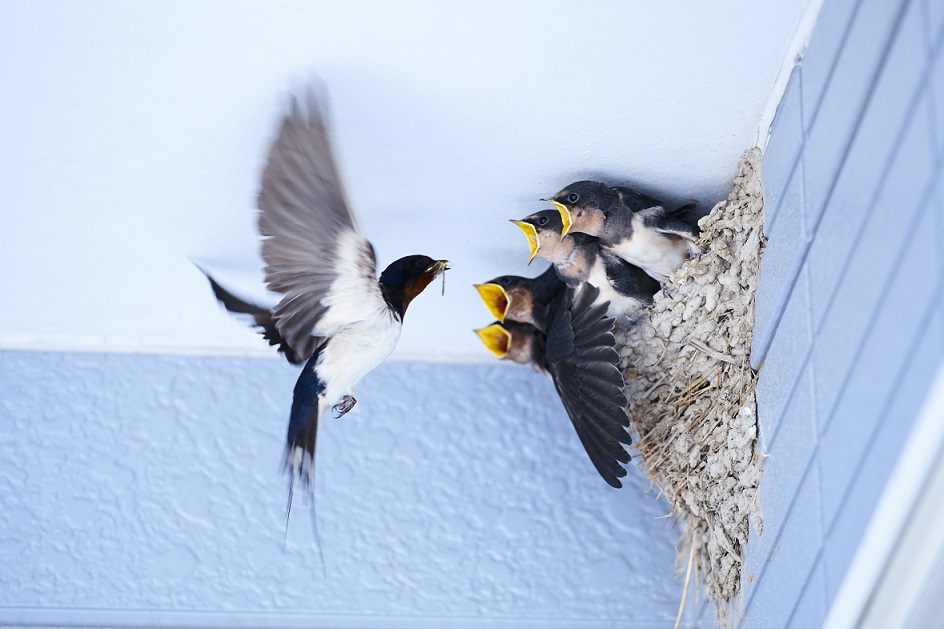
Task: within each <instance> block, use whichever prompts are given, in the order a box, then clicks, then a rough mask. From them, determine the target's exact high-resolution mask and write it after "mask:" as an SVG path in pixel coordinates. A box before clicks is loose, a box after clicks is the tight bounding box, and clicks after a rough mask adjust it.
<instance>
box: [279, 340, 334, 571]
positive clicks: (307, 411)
mask: <svg viewBox="0 0 944 629" xmlns="http://www.w3.org/2000/svg"><path fill="white" fill-rule="evenodd" d="M319 354H320V351H316V352H315V354H314V355H313V356H312V357H311V358H309V359H308V362H306V363H305V366H304V368H302V372H301V373H300V374H299V376H298V381H297V382H296V383H295V394H294V397H293V399H292V414H291V417H290V418H289V422H288V436H287V444H286V450H285V469H286V472H288V473H289V487H288V505H287V507H286V509H285V535H286V538H287V537H288V523H289V519H290V518H291V515H292V501H293V500H294V497H295V485H296V484H297V482H298V479H299V477H301V480H302V483H303V484H304V485H305V487H306V488H307V489H308V493H309V496H310V498H311V522H312V528H313V529H314V533H315V541H316V543H317V544H318V555H319V556H320V558H321V570H322V573H324V572H325V565H324V554H323V552H322V550H321V538H320V536H319V535H318V519H317V514H316V513H315V446H316V444H317V440H318V422H319V420H320V419H321V414H322V413H323V412H324V411H325V410H326V409H324V408H322V407H321V399H320V395H321V393H322V392H324V389H325V384H324V382H322V381H321V379H320V378H319V377H318V373H317V371H316V364H317V362H318V357H319Z"/></svg>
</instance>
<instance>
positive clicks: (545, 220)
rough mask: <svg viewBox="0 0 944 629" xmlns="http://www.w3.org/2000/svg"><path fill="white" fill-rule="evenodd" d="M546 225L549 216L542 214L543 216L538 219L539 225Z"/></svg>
mask: <svg viewBox="0 0 944 629" xmlns="http://www.w3.org/2000/svg"><path fill="white" fill-rule="evenodd" d="M545 225H547V217H546V216H542V217H541V218H539V219H538V226H540V227H544V226H545Z"/></svg>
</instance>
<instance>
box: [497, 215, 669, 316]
mask: <svg viewBox="0 0 944 629" xmlns="http://www.w3.org/2000/svg"><path fill="white" fill-rule="evenodd" d="M512 222H513V223H514V224H515V225H517V226H518V227H520V228H521V230H522V231H523V232H524V234H525V236H526V237H527V239H528V246H529V247H530V249H531V257H530V258H529V259H528V262H530V261H531V260H534V258H535V257H540V258H544V259H546V260H548V261H550V262H551V263H552V264H553V265H554V270H555V271H556V273H557V276H558V277H559V278H560V279H561V281H563V282H564V283H565V284H567V285H568V286H569V287H571V288H573V289H574V290H576V291H578V292H580V291H581V290H583V289H584V287H585V286H588V285H590V286H595V287H596V288H597V289H598V290H599V293H598V297H597V300H598V301H597V303H603V302H609V308H608V310H607V312H608V314H609V315H610V316H611V317H614V318H616V319H619V320H621V321H622V322H624V323H625V322H628V321H632V320H634V319H636V318H637V317H639V316H640V315H642V314H643V313H644V312H645V310H646V309H647V308H648V307H649V306H651V305H652V296H653V295H655V293H656V291H658V290H659V288H660V285H659V282H658V281H656V280H655V279H653V278H652V277H650V276H649V275H647V274H646V272H645V271H643V270H642V269H640V268H639V267H637V266H635V265H633V264H630V263H628V262H626V261H625V260H622V259H621V258H620V257H619V256H617V255H616V254H614V253H612V252H611V251H608V250H606V249H603V248H601V247H600V241H599V239H597V238H595V237H593V236H588V235H587V234H583V233H579V232H578V233H573V234H563V235H562V231H563V222H562V220H561V216H560V214H559V213H558V212H557V211H556V210H542V211H540V212H535V213H534V214H531V215H530V216H526V217H525V218H523V219H521V220H518V221H515V220H513V221H512Z"/></svg>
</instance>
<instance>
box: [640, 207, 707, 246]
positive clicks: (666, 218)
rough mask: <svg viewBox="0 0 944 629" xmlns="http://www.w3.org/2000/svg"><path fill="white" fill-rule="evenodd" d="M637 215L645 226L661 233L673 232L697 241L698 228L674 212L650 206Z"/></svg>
mask: <svg viewBox="0 0 944 629" xmlns="http://www.w3.org/2000/svg"><path fill="white" fill-rule="evenodd" d="M676 212H677V210H676ZM639 216H640V218H642V221H643V224H644V225H645V226H646V227H651V228H652V229H654V230H656V231H659V232H662V233H663V234H674V235H676V236H679V237H681V238H685V239H686V240H691V241H692V242H697V241H698V228H696V227H693V226H691V225H689V224H688V223H686V222H685V221H683V220H682V219H680V218H678V215H677V214H676V213H675V212H668V211H666V209H665V208H663V207H651V208H647V209H645V210H643V211H641V212H639Z"/></svg>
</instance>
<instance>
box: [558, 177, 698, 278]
mask: <svg viewBox="0 0 944 629" xmlns="http://www.w3.org/2000/svg"><path fill="white" fill-rule="evenodd" d="M547 200H548V201H549V202H550V203H551V205H553V206H554V207H555V208H557V210H558V212H559V213H560V217H561V221H562V223H563V226H562V229H561V234H562V235H565V236H566V235H567V234H576V233H582V234H587V235H589V236H596V237H598V238H599V239H600V247H601V248H602V249H603V250H604V251H607V252H612V253H614V254H616V255H617V256H619V257H620V258H622V259H623V260H625V261H627V262H629V263H631V264H635V265H636V266H638V267H640V268H642V269H643V270H644V271H646V273H648V274H649V275H650V276H652V277H653V278H655V279H657V280H659V281H660V282H664V281H665V280H666V279H668V277H669V275H671V274H672V273H673V272H674V271H675V270H676V269H678V268H679V267H681V266H682V263H683V262H685V260H687V259H688V258H690V257H691V256H693V255H697V254H699V253H701V247H700V246H699V245H698V230H697V229H696V228H694V227H692V226H691V225H689V224H688V223H686V222H685V221H684V220H682V216H683V215H684V213H685V212H687V211H688V210H689V209H691V208H692V207H693V206H694V203H689V204H686V205H683V206H682V207H680V208H678V209H676V210H672V211H668V210H666V208H665V204H664V203H663V202H662V201H659V200H658V199H655V198H653V197H651V196H649V195H647V194H644V193H642V192H639V191H638V190H633V189H632V188H626V187H612V188H611V187H609V186H606V185H604V184H602V183H599V182H597V181H578V182H576V183H572V184H570V185H569V186H567V187H566V188H564V189H563V190H561V191H560V192H558V193H557V194H555V195H554V196H553V197H551V198H550V199H547Z"/></svg>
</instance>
